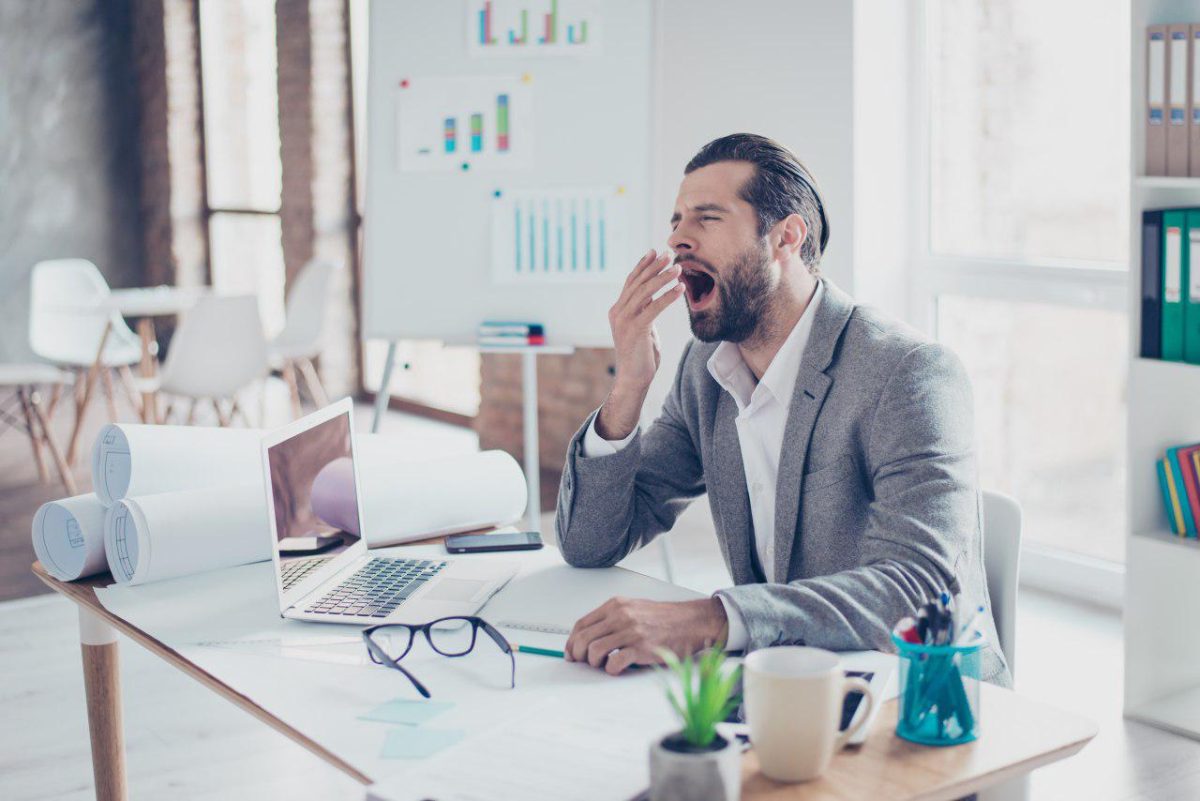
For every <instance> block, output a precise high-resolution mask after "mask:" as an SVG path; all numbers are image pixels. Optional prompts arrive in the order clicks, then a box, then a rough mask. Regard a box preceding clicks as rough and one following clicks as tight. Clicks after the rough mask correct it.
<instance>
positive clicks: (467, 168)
mask: <svg viewBox="0 0 1200 801" xmlns="http://www.w3.org/2000/svg"><path fill="white" fill-rule="evenodd" d="M462 168H463V169H464V170H469V169H471V165H470V164H468V163H467V162H465V161H464V162H463V165H462Z"/></svg>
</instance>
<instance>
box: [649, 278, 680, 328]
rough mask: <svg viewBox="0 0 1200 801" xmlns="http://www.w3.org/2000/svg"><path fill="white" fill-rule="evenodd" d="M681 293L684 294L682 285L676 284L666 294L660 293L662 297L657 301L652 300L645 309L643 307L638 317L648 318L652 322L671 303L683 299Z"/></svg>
mask: <svg viewBox="0 0 1200 801" xmlns="http://www.w3.org/2000/svg"><path fill="white" fill-rule="evenodd" d="M683 292H684V286H683V284H682V283H678V284H676V285H675V286H673V287H671V288H670V289H668V290H667V291H666V292H664V293H662V295H661V296H660V297H659V298H658V299H657V300H652V301H650V302H649V303H647V304H646V305H645V307H643V308H642V310H641V311H639V312H638V317H639V318H649V319H650V320H653V319H654V318H656V317H658V315H660V314H662V312H663V309H665V308H667V307H668V306H670V305H671V304H672V303H674V302H675V301H677V300H679V299H680V298H681V297H683Z"/></svg>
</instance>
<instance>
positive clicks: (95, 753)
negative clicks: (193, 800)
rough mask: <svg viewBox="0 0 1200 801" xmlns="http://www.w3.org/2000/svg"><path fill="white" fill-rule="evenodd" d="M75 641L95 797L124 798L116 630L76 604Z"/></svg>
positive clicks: (100, 800)
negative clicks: (80, 652)
mask: <svg viewBox="0 0 1200 801" xmlns="http://www.w3.org/2000/svg"><path fill="white" fill-rule="evenodd" d="M79 642H80V645H81V647H82V648H83V686H84V689H85V690H86V692H87V713H88V731H89V733H90V734H91V739H92V775H93V776H94V777H95V780H96V799H97V801H124V799H125V797H126V788H125V742H124V734H123V733H122V727H121V680H120V679H121V677H120V663H119V662H118V660H117V637H116V633H115V632H114V631H113V630H112V627H111V626H109V625H108V623H106V622H105V621H104V620H103V619H102V618H100V617H98V616H96V615H95V614H93V613H92V612H89V611H88V610H86V609H84V608H83V607H80V608H79Z"/></svg>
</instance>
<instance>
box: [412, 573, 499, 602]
mask: <svg viewBox="0 0 1200 801" xmlns="http://www.w3.org/2000/svg"><path fill="white" fill-rule="evenodd" d="M486 585H487V582H486V581H475V580H473V579H459V578H444V579H442V580H441V581H439V582H437V583H436V584H435V585H433V586H432V587H430V588H429V592H427V593H425V594H424V595H422V596H421V600H423V601H469V600H471V599H472V598H474V597H475V596H476V595H478V594H479V591H480V590H482V589H483V588H484V586H486Z"/></svg>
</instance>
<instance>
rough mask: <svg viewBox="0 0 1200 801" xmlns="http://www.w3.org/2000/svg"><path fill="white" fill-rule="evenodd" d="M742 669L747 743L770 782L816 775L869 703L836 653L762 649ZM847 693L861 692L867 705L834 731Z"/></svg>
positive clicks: (850, 733) (865, 687)
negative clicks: (852, 722)
mask: <svg viewBox="0 0 1200 801" xmlns="http://www.w3.org/2000/svg"><path fill="white" fill-rule="evenodd" d="M742 671H743V672H742V676H743V692H744V697H745V711H746V722H747V723H748V724H749V725H750V742H751V743H752V744H753V746H754V753H755V754H756V755H757V756H758V764H759V766H760V768H761V769H762V772H763V774H764V775H766V776H767V777H768V778H771V779H774V780H776V781H781V782H803V781H808V780H809V779H815V778H816V777H818V776H820V775H821V773H822V772H824V770H825V769H826V768H828V767H829V762H830V760H832V759H833V754H834V752H835V751H839V750H841V748H842V747H843V746H845V745H846V742H847V741H848V740H849V739H850V737H851V736H853V735H854V733H855V732H856V731H858V729H859V728H860V727H861V726H862V725H863V723H864V722H865V721H866V720H867V719H868V718H869V717H870V713H871V708H872V707H873V706H874V705H875V698H874V696H873V695H871V688H870V686H869V685H868V684H867V682H865V681H863V680H862V679H860V678H857V677H849V676H846V674H845V673H844V672H843V671H842V668H841V663H840V661H839V660H838V657H837V654H835V653H833V652H831V651H824V650H821V649H820V648H801V647H797V646H781V647H777V648H763V649H762V650H759V651H754V652H753V653H751V654H750V655H749V656H747V657H746V660H745V663H744V666H743V669H742ZM850 692H860V693H862V694H863V701H862V702H863V703H865V704H867V707H866V709H865V710H864V711H863V714H861V715H858V716H857V718H858V721H857V723H855V724H853V725H851V726H850V728H848V729H847V730H846V731H844V732H839V731H838V727H839V726H840V725H841V720H842V704H843V703H844V701H845V698H846V695H847V693H850Z"/></svg>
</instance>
